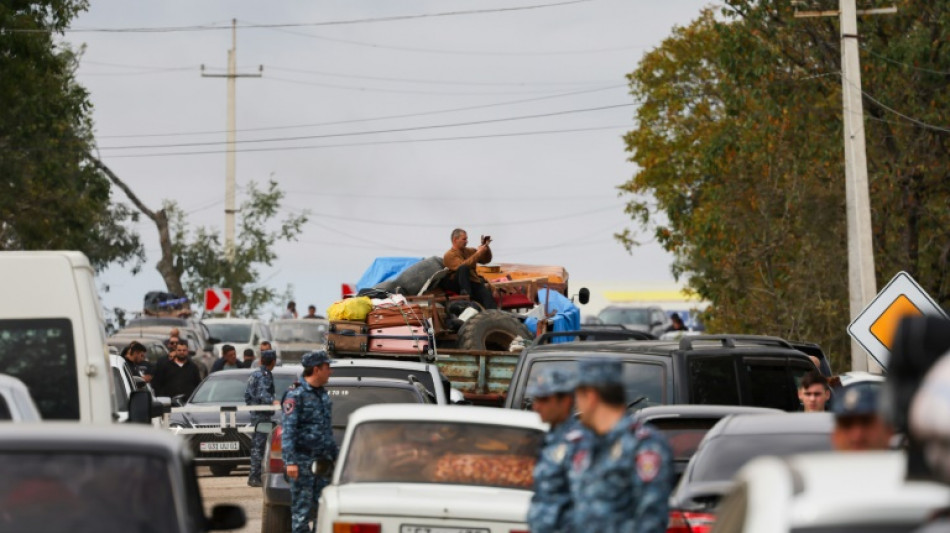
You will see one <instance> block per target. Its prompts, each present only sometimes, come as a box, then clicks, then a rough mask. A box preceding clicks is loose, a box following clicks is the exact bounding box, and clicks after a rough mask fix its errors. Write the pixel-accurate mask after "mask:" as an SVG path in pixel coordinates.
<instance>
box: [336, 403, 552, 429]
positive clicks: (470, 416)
mask: <svg viewBox="0 0 950 533" xmlns="http://www.w3.org/2000/svg"><path fill="white" fill-rule="evenodd" d="M389 420H395V421H427V422H465V423H469V424H485V425H493V426H513V427H523V428H530V429H537V430H540V431H547V428H548V426H547V424H545V423H544V422H541V418H540V417H539V416H538V414H537V413H534V412H531V411H518V410H515V409H499V408H497V407H474V406H464V407H461V406H454V405H406V404H379V405H369V406H366V407H361V408H360V409H357V410H356V411H354V412H353V414H351V415H350V427H354V426H356V425H357V424H362V423H364V422H373V421H389Z"/></svg>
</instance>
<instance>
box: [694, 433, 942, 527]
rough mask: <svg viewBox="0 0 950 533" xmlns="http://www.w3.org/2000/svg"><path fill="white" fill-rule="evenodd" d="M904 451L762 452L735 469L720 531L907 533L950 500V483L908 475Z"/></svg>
mask: <svg viewBox="0 0 950 533" xmlns="http://www.w3.org/2000/svg"><path fill="white" fill-rule="evenodd" d="M906 474H907V457H906V455H905V454H904V453H903V452H899V451H886V452H851V453H821V454H809V455H797V456H789V457H784V458H779V457H762V458H759V459H755V460H754V461H751V462H750V463H749V464H747V465H746V466H745V467H743V468H742V470H740V471H739V473H738V474H736V477H735V481H736V482H737V484H736V488H735V489H734V490H733V491H732V492H731V493H730V494H729V495H728V496H726V498H725V500H723V503H722V505H721V506H720V508H719V511H718V521H717V523H716V526H715V529H713V531H715V532H729V533H733V532H735V533H739V532H755V533H779V532H781V533H789V532H799V531H807V532H822V533H858V532H862V533H863V532H868V531H873V532H881V533H904V532H907V533H910V532H911V531H915V530H916V529H917V528H918V527H919V526H920V525H921V524H922V523H923V522H924V521H925V520H927V518H928V517H930V516H931V515H932V514H933V513H934V511H936V510H938V509H943V508H945V507H946V505H947V502H950V487H947V486H946V485H941V484H939V483H934V482H928V481H907V480H906V479H905V478H906Z"/></svg>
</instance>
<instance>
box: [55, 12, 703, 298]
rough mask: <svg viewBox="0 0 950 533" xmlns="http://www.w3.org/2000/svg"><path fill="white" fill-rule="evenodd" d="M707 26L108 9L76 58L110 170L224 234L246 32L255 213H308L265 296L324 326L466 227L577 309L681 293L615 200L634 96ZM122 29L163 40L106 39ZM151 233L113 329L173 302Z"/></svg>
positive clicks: (247, 142)
mask: <svg viewBox="0 0 950 533" xmlns="http://www.w3.org/2000/svg"><path fill="white" fill-rule="evenodd" d="M545 4H555V5H546V6H545V7H536V8H532V9H518V10H511V9H507V8H516V7H528V6H542V5H545ZM705 5H707V2H706V1H694V0H669V1H657V0H579V1H571V0H478V1H476V0H440V1H424V0H400V1H395V0H389V1H380V0H375V1H371V0H329V1H320V2H266V3H265V2H259V1H255V2H250V1H213V0H203V1H201V2H192V1H177V0H176V1H146V2H136V3H134V7H130V6H133V5H132V4H129V3H128V2H127V1H115V0H92V1H91V5H90V8H89V10H88V11H87V12H85V13H83V14H81V15H80V16H79V17H78V18H77V19H76V20H75V21H74V22H73V24H72V29H73V31H71V32H68V33H67V34H66V35H65V37H64V40H65V41H67V42H68V43H70V44H71V45H72V46H74V47H80V46H82V47H83V48H84V52H83V54H82V59H81V62H80V68H79V71H78V75H77V76H78V80H79V82H80V83H81V84H82V85H83V86H85V87H86V88H87V89H88V90H89V91H90V93H91V101H92V103H93V105H94V109H93V118H94V122H95V131H96V136H97V143H98V147H99V150H100V152H99V153H100V157H101V159H102V161H103V162H104V163H105V164H106V165H108V166H109V167H110V168H111V169H112V170H113V171H115V172H116V173H117V174H118V175H119V176H120V177H121V178H122V179H123V180H124V181H125V182H126V183H127V184H128V185H129V186H130V187H131V188H132V189H133V190H134V191H135V193H136V194H137V195H138V196H139V197H140V198H141V199H143V200H144V201H145V203H146V204H148V205H149V206H151V207H152V208H155V209H157V208H159V207H160V206H161V204H162V202H163V201H164V200H166V199H173V200H175V201H176V202H177V203H178V204H179V206H180V207H181V208H182V209H183V210H184V211H185V212H186V213H187V219H188V223H189V225H190V226H191V227H198V226H205V227H208V228H214V230H216V231H221V232H223V226H224V190H225V154H224V153H223V151H224V149H225V144H224V141H225V138H226V136H225V128H226V113H227V108H226V94H227V93H226V81H225V80H224V79H222V78H213V77H202V75H201V72H202V71H201V65H204V66H205V70H204V72H205V73H207V74H221V73H224V72H225V71H226V66H227V50H228V49H229V48H230V47H231V31H230V24H231V20H232V19H236V20H237V21H238V25H239V29H238V30H237V65H238V72H239V73H248V74H253V73H259V72H260V73H261V74H262V76H261V77H260V78H252V77H247V78H240V79H238V80H237V100H236V120H237V130H238V131H237V140H238V142H239V144H238V145H237V147H238V154H237V176H236V182H237V187H238V196H237V203H238V204H240V203H241V201H242V200H243V198H244V197H245V195H244V192H245V191H246V187H247V185H248V184H249V183H250V182H255V183H257V184H260V185H263V184H265V183H266V182H267V181H268V180H269V179H273V180H275V181H276V182H277V183H278V184H279V186H280V188H281V189H282V190H283V191H285V192H286V194H287V196H286V198H285V201H284V209H283V212H284V213H288V214H289V213H299V212H301V211H307V212H308V215H309V219H310V222H308V223H307V224H306V225H305V226H304V230H303V233H302V234H301V235H300V237H299V240H298V241H296V242H290V243H286V242H281V243H279V244H277V245H275V248H274V251H275V252H276V254H277V256H278V259H277V261H276V262H275V264H274V265H273V267H264V268H263V269H262V271H261V274H262V276H261V280H262V282H265V283H266V284H268V285H270V286H273V287H276V288H278V289H281V290H282V289H284V288H285V287H288V286H289V287H291V288H292V293H293V296H294V298H295V300H296V301H297V304H298V309H305V307H306V305H308V304H311V303H312V304H314V305H316V306H317V308H318V310H321V311H322V310H325V309H326V308H327V306H328V305H329V304H331V303H332V302H333V301H335V300H338V299H339V298H340V284H341V283H352V282H355V281H356V280H357V279H358V278H359V277H360V275H361V274H362V272H363V271H364V270H365V269H366V268H367V267H368V266H369V265H370V263H371V262H372V261H373V259H374V258H375V257H379V256H417V257H424V256H430V255H440V256H441V255H442V253H444V252H445V250H446V249H448V248H449V246H450V239H449V235H450V232H451V230H452V229H453V228H455V227H461V228H464V229H466V230H467V231H468V233H469V236H470V238H471V240H472V241H474V240H475V239H474V237H477V236H479V235H491V236H492V239H493V244H492V250H493V252H494V258H495V261H496V262H506V263H529V264H555V265H562V266H564V267H565V268H567V270H568V272H569V273H570V283H571V286H572V288H573V289H574V290H576V289H577V288H579V287H581V286H591V287H592V288H595V289H594V291H595V293H596V291H597V290H599V288H606V287H610V288H616V287H630V286H642V287H652V286H671V285H672V284H673V283H674V282H673V277H672V275H671V274H670V263H671V257H670V255H669V254H668V253H666V252H665V251H664V250H662V248H661V247H659V246H658V245H657V244H656V243H647V244H644V245H643V246H640V247H638V248H636V249H635V250H634V251H633V253H632V254H631V253H628V252H627V251H626V250H625V249H624V248H623V247H622V246H621V245H620V244H619V243H617V242H616V241H615V240H614V239H613V238H612V235H613V233H615V232H619V231H621V230H623V229H624V228H626V227H630V228H631V229H633V230H638V228H637V227H635V226H631V221H630V219H629V217H627V216H626V215H624V213H623V205H624V202H625V199H624V198H621V197H618V194H617V189H616V187H617V186H618V185H620V184H622V183H624V182H625V181H627V180H628V179H629V178H630V177H631V176H632V175H633V174H634V173H635V171H636V168H635V166H634V165H633V164H632V163H630V162H629V161H627V158H628V157H629V154H628V153H626V152H625V151H624V144H623V140H622V135H623V133H624V132H625V131H628V130H630V129H632V127H633V124H634V123H633V119H634V115H635V109H636V108H635V107H634V104H633V101H632V98H631V96H630V95H629V93H628V89H627V86H626V79H625V75H626V74H627V73H629V72H631V71H633V70H635V68H636V66H637V63H638V61H639V59H640V58H641V57H642V55H643V54H644V53H645V52H646V51H648V50H650V49H651V48H653V47H656V46H657V45H659V44H660V43H661V41H662V40H663V39H664V38H665V37H667V36H668V35H669V34H670V32H671V30H672V28H673V27H675V26H683V25H687V24H689V23H690V22H691V21H692V20H693V19H695V18H696V17H697V16H698V15H699V13H700V10H701V9H702V8H703V7H704V6H705ZM486 10H499V11H488V12H478V13H471V11H486ZM445 13H459V14H453V15H442V16H435V15H439V14H445ZM423 14H428V15H433V16H426V17H416V18H404V16H407V15H423ZM366 19H376V20H374V21H367V20H366ZM379 19H384V20H379ZM353 21H359V22H353ZM330 22H332V23H333V24H327V23H330ZM342 22H347V23H345V24H344V23H342ZM291 24H293V25H294V26H289V25H291ZM262 25H281V26H280V27H260V26H262ZM241 26H244V27H241ZM248 26H257V27H248ZM181 27H186V28H188V29H189V30H190V31H170V30H172V29H175V28H181ZM196 27H197V28H196ZM115 28H164V29H163V30H162V31H147V32H145V31H136V32H112V31H101V30H103V29H115ZM218 28H226V29H218ZM80 30H99V31H80ZM261 67H263V70H262V71H261V70H260V69H261ZM267 139H277V140H270V141H267ZM242 141H243V142H242ZM156 145H157V146H156ZM143 146H145V147H143ZM288 148H291V149H288ZM191 152H203V153H200V154H190V155H188V154H189V153H191ZM209 152H210V153H209ZM114 195H115V198H116V200H119V201H123V202H126V199H125V198H124V196H122V193H121V192H120V191H118V190H115V191H114ZM238 216H240V214H238ZM135 230H136V231H137V232H138V233H139V235H140V236H141V238H142V241H143V243H144V246H145V252H146V256H147V261H146V264H145V265H144V267H143V269H142V271H141V272H140V273H139V274H137V275H132V274H131V272H130V271H129V269H128V268H123V267H111V268H109V269H107V270H106V271H104V272H103V273H102V274H100V276H99V282H100V285H101V286H102V287H103V290H104V291H103V293H102V299H103V303H104V305H105V307H106V308H108V309H111V308H114V307H120V308H124V309H126V310H130V311H136V310H139V309H141V306H142V298H143V296H144V294H145V293H146V292H148V291H150V290H164V283H163V281H162V279H161V277H160V276H159V274H158V272H157V271H156V270H155V268H154V265H155V263H156V262H157V260H158V258H159V247H158V237H157V231H156V229H155V226H154V225H153V224H152V223H151V221H150V220H148V219H147V218H144V217H143V219H142V221H140V222H139V223H138V224H137V225H136V226H135ZM643 240H646V241H649V235H645V236H644V237H643ZM106 288H107V289H108V290H105V289H106ZM594 298H595V300H596V298H597V294H595V295H594ZM276 311H277V308H274V309H268V310H267V311H266V313H265V315H266V316H269V315H270V314H271V313H273V312H276Z"/></svg>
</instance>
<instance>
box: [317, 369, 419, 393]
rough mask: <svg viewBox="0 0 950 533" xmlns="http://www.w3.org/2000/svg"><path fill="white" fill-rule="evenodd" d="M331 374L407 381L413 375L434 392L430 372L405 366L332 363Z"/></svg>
mask: <svg viewBox="0 0 950 533" xmlns="http://www.w3.org/2000/svg"><path fill="white" fill-rule="evenodd" d="M333 376H334V377H338V378H355V377H362V378H387V379H398V380H400V381H409V378H410V376H414V377H415V378H416V379H417V380H418V381H419V383H422V386H423V387H425V388H426V389H427V390H428V391H429V392H431V393H433V394H435V387H434V384H433V383H432V374H430V373H429V372H428V371H423V370H408V369H405V368H392V367H385V366H353V365H345V364H344V365H334V366H333Z"/></svg>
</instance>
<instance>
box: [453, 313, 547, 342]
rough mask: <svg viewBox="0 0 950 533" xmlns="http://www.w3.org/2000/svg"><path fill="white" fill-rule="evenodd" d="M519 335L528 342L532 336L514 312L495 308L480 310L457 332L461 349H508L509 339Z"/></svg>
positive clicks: (511, 339)
mask: <svg viewBox="0 0 950 533" xmlns="http://www.w3.org/2000/svg"><path fill="white" fill-rule="evenodd" d="M519 336H520V337H521V338H522V339H524V340H525V342H530V341H531V339H533V338H534V337H533V336H532V335H531V331H530V330H529V329H528V327H527V326H525V325H524V323H522V322H521V321H520V320H518V317H517V316H516V315H515V314H514V313H509V312H507V311H500V310H496V309H492V310H488V311H482V312H481V313H478V314H477V315H475V316H473V317H472V318H469V319H468V320H467V321H466V322H465V325H464V326H462V329H460V330H459V333H458V345H459V347H460V348H462V349H463V350H497V351H505V352H506V351H508V347H509V346H510V345H511V341H513V340H515V337H519Z"/></svg>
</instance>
